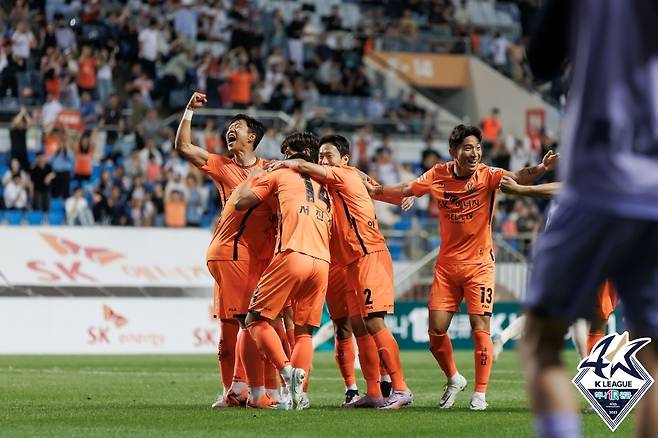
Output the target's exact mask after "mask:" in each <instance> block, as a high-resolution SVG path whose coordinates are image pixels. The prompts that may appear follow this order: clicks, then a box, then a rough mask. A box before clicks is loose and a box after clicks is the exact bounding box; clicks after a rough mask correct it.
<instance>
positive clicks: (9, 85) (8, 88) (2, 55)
mask: <svg viewBox="0 0 658 438" xmlns="http://www.w3.org/2000/svg"><path fill="white" fill-rule="evenodd" d="M23 70H25V59H23V58H20V57H18V56H16V54H15V53H14V50H13V47H12V43H11V40H5V41H4V44H3V46H2V47H0V96H5V95H6V94H7V93H9V94H11V95H12V96H18V81H17V77H18V73H19V72H21V71H23Z"/></svg>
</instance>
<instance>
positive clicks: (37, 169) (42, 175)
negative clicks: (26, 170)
mask: <svg viewBox="0 0 658 438" xmlns="http://www.w3.org/2000/svg"><path fill="white" fill-rule="evenodd" d="M30 177H31V179H32V209H34V210H36V211H43V212H47V211H48V210H50V192H51V189H50V184H51V183H52V182H53V180H54V179H55V172H53V168H52V167H51V166H50V164H49V163H48V161H47V160H46V155H45V154H44V153H43V152H37V157H36V161H35V163H34V166H33V167H32V169H31V170H30Z"/></svg>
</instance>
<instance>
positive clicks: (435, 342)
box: [430, 333, 457, 378]
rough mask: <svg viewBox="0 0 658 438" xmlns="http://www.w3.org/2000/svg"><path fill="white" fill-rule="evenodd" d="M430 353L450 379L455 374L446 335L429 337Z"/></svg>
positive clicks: (448, 340)
mask: <svg viewBox="0 0 658 438" xmlns="http://www.w3.org/2000/svg"><path fill="white" fill-rule="evenodd" d="M430 351H431V352H432V355H433V356H434V359H436V361H437V363H438V364H439V366H440V367H441V369H442V370H443V373H444V374H445V375H446V377H447V378H451V377H452V376H454V375H455V374H456V373H457V367H456V366H455V356H454V354H453V352H452V342H451V341H450V337H449V336H448V334H447V333H444V334H442V335H430Z"/></svg>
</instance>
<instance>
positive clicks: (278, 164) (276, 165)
mask: <svg viewBox="0 0 658 438" xmlns="http://www.w3.org/2000/svg"><path fill="white" fill-rule="evenodd" d="M284 167H286V162H285V161H281V160H272V161H270V163H269V164H268V165H267V168H266V170H267V171H268V172H274V171H275V170H277V169H282V168H284Z"/></svg>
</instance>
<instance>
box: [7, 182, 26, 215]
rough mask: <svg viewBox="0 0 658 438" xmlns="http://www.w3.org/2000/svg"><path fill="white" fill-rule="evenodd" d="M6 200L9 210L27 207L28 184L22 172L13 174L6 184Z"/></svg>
mask: <svg viewBox="0 0 658 438" xmlns="http://www.w3.org/2000/svg"><path fill="white" fill-rule="evenodd" d="M4 200H5V207H6V208H7V209H8V210H25V209H26V208H27V186H26V184H25V182H23V179H22V178H21V175H20V173H15V174H13V175H12V176H11V180H10V181H9V183H8V184H7V185H6V186H5V190H4Z"/></svg>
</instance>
